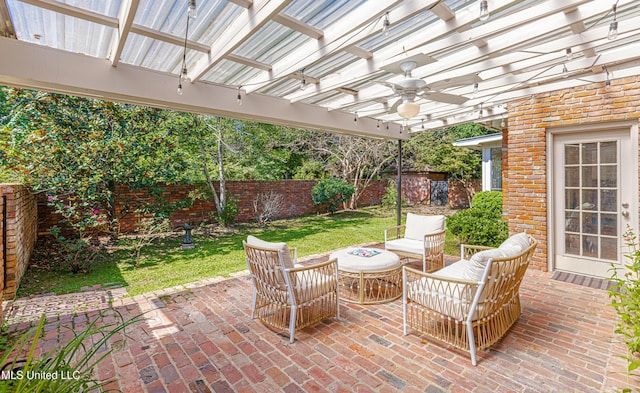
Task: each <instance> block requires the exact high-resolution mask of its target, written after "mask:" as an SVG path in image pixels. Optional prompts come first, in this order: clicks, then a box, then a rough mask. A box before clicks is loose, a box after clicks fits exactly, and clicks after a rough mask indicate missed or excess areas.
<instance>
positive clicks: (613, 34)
mask: <svg viewBox="0 0 640 393" xmlns="http://www.w3.org/2000/svg"><path fill="white" fill-rule="evenodd" d="M607 38H608V39H609V40H610V41H613V40H615V39H616V38H618V21H617V20H614V21H612V22H611V24H610V25H609V34H607Z"/></svg>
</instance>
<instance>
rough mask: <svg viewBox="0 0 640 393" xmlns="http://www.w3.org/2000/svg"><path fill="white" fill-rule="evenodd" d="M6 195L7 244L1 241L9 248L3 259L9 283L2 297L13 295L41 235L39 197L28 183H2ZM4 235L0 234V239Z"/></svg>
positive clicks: (11, 296)
mask: <svg viewBox="0 0 640 393" xmlns="http://www.w3.org/2000/svg"><path fill="white" fill-rule="evenodd" d="M2 195H4V197H5V201H6V204H5V206H4V210H5V213H6V217H7V226H6V228H3V231H4V232H5V233H6V244H0V249H2V250H6V255H3V256H2V257H3V258H2V259H0V263H2V261H5V260H6V266H5V267H3V268H2V269H0V270H2V272H3V273H4V271H6V277H3V280H2V282H4V281H5V280H6V285H5V287H4V288H3V291H2V292H3V298H4V299H5V300H7V299H13V297H14V296H15V294H16V291H17V289H18V286H19V285H20V279H21V278H22V275H23V274H24V271H25V270H26V268H27V265H28V264H29V258H30V257H31V252H32V251H33V247H34V245H35V243H36V240H37V237H38V215H37V214H38V213H37V204H36V198H35V196H34V195H33V193H32V192H31V191H30V190H29V189H27V188H26V187H25V186H23V185H20V184H0V196H2ZM2 241H3V239H2V237H0V243H2Z"/></svg>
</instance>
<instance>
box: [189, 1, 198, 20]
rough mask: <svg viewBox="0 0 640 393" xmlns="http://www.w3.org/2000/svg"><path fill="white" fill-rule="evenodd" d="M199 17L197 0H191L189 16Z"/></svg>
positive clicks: (192, 17)
mask: <svg viewBox="0 0 640 393" xmlns="http://www.w3.org/2000/svg"><path fill="white" fill-rule="evenodd" d="M197 17H198V10H197V9H196V0H189V18H191V19H195V18H197Z"/></svg>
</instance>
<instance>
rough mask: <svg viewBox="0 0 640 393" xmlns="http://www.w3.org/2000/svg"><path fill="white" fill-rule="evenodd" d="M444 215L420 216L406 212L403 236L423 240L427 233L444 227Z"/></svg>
mask: <svg viewBox="0 0 640 393" xmlns="http://www.w3.org/2000/svg"><path fill="white" fill-rule="evenodd" d="M444 225H445V217H444V216H421V215H418V214H413V213H407V221H406V229H405V232H404V237H405V238H407V239H414V240H420V241H422V240H424V235H425V234H427V233H433V232H439V231H442V230H443V229H444Z"/></svg>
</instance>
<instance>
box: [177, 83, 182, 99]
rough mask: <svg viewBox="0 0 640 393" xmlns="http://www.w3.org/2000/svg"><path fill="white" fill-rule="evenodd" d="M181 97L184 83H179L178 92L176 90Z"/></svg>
mask: <svg viewBox="0 0 640 393" xmlns="http://www.w3.org/2000/svg"><path fill="white" fill-rule="evenodd" d="M176 93H178V95H179V96H181V95H182V82H178V90H176Z"/></svg>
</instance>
